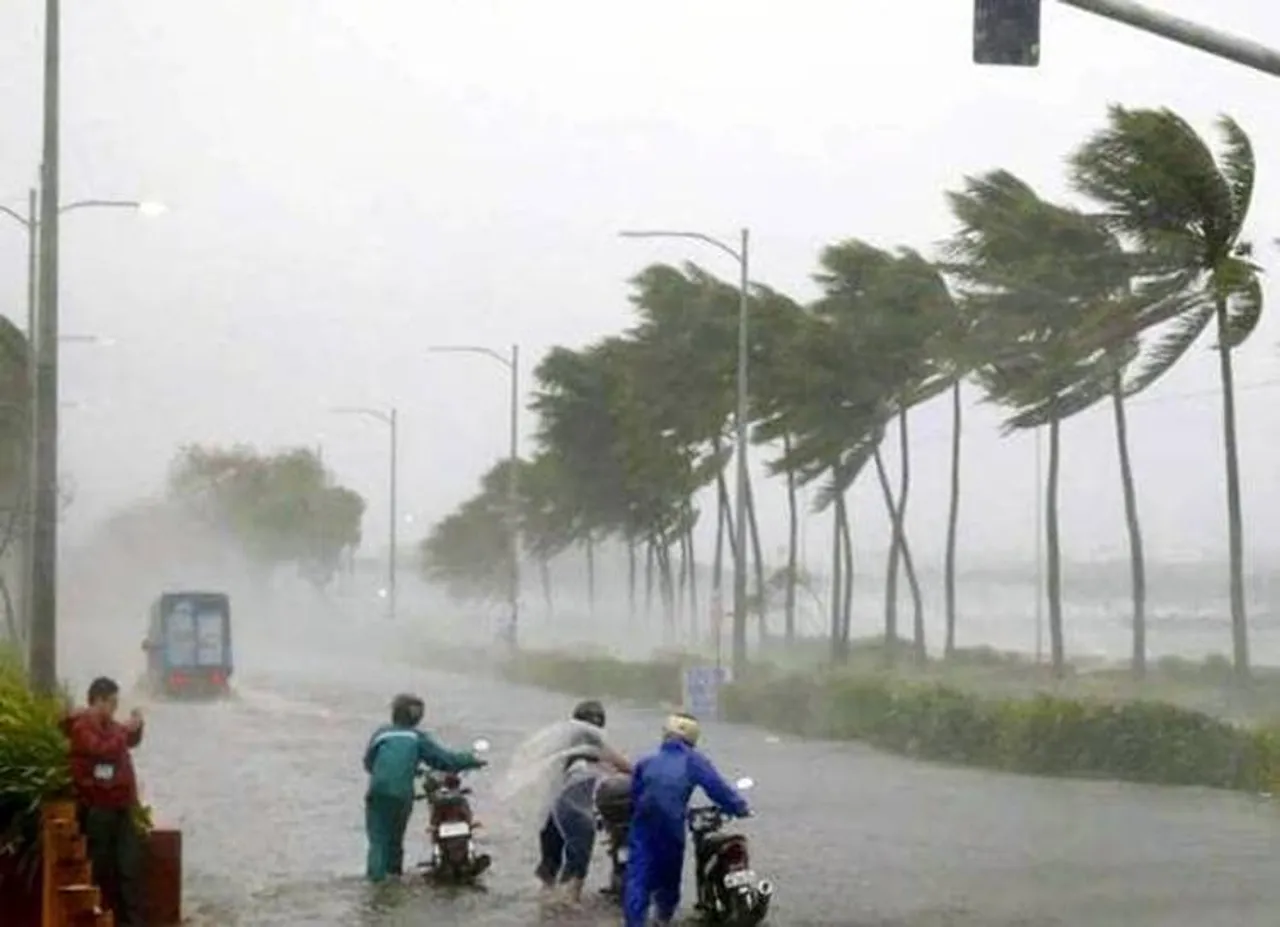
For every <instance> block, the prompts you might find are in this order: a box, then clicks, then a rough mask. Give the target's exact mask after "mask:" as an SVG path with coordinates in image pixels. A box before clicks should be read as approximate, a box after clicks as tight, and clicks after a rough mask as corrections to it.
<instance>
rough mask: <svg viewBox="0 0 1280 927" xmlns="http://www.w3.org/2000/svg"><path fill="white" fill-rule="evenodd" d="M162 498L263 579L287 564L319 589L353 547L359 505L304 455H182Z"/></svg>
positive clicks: (196, 449)
mask: <svg viewBox="0 0 1280 927" xmlns="http://www.w3.org/2000/svg"><path fill="white" fill-rule="evenodd" d="M169 491H170V495H171V496H172V497H173V498H174V499H175V500H178V501H180V502H182V503H183V504H184V505H186V506H188V507H189V509H190V510H192V511H194V512H195V513H197V514H198V515H199V516H201V517H202V518H203V519H204V520H205V521H206V522H207V523H209V524H211V525H213V526H215V527H217V528H219V529H221V530H222V531H224V532H225V533H226V534H227V535H228V536H229V537H231V538H232V539H233V540H235V541H236V542H237V543H238V544H239V545H240V546H241V548H242V549H243V550H244V552H245V554H246V555H247V556H248V557H249V559H250V561H251V562H254V563H256V564H258V565H259V566H260V567H261V568H262V569H263V571H264V573H269V572H270V571H272V570H274V569H275V568H277V567H278V566H280V565H282V564H285V563H293V564H295V565H296V566H297V567H298V569H299V570H300V571H301V572H302V573H303V574H304V575H305V576H307V578H308V579H310V580H311V581H312V582H313V583H315V584H316V585H317V586H324V585H327V584H328V582H329V581H330V580H331V579H332V578H333V576H334V575H335V574H336V572H337V568H338V565H339V563H340V562H341V558H342V555H343V553H345V552H347V551H349V550H352V549H354V548H356V547H358V546H359V544H360V522H361V519H362V518H363V516H364V500H363V499H362V498H361V497H360V496H359V495H358V494H357V493H355V492H353V491H352V490H350V489H347V488H345V487H342V486H338V485H335V484H334V483H333V480H332V477H331V476H330V475H329V473H328V472H327V471H326V470H325V469H324V466H323V464H322V463H321V462H320V460H319V458H318V457H317V456H316V455H315V453H314V452H313V451H311V450H309V449H302V448H298V449H292V450H286V451H282V452H280V453H277V454H272V455H260V454H258V453H257V452H255V451H254V450H253V449H251V448H248V447H233V448H229V449H227V448H206V447H202V446H199V445H195V446H191V447H186V448H183V449H182V450H181V451H180V452H179V454H178V456H177V458H176V460H175V461H174V463H173V466H172V468H171V472H170V478H169Z"/></svg>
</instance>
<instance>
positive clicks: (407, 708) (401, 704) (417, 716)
mask: <svg viewBox="0 0 1280 927" xmlns="http://www.w3.org/2000/svg"><path fill="white" fill-rule="evenodd" d="M425 709H426V706H425V705H423V703H422V699H421V698H419V697H418V696H416V695H413V694H411V693H407V692H402V693H400V694H399V695H397V696H396V697H395V698H393V699H392V700H391V723H392V724H399V725H407V726H409V727H413V726H414V725H416V724H417V723H418V722H419V721H421V720H422V713H423V711H424V710H425Z"/></svg>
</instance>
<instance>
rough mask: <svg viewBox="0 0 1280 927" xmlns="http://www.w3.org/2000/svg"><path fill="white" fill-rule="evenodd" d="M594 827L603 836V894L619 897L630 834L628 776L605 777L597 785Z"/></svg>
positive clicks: (623, 882)
mask: <svg viewBox="0 0 1280 927" xmlns="http://www.w3.org/2000/svg"><path fill="white" fill-rule="evenodd" d="M595 806H596V830H598V831H600V832H602V833H603V834H604V837H605V852H606V853H607V854H608V856H609V884H608V885H607V886H605V887H604V888H602V889H600V893H601V894H602V895H607V896H608V897H610V898H613V899H616V900H618V901H621V900H622V887H623V885H624V884H625V882H626V875H627V839H628V837H629V836H630V834H631V777H630V776H607V777H605V778H603V779H601V780H600V783H599V784H598V785H597V786H596V795H595Z"/></svg>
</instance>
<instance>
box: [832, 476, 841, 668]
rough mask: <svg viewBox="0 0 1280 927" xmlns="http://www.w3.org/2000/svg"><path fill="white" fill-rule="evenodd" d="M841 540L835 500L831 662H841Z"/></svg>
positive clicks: (833, 518)
mask: <svg viewBox="0 0 1280 927" xmlns="http://www.w3.org/2000/svg"><path fill="white" fill-rule="evenodd" d="M838 498H839V497H837V499H838ZM843 542H844V535H842V534H841V533H840V503H839V502H838V501H837V503H836V504H835V505H834V506H832V508H831V662H833V663H840V662H841V656H840V654H841V648H840V632H841V630H842V628H843V626H844V623H843V621H842V620H841V611H840V606H841V603H842V602H843V601H844V595H843V593H842V591H841V582H842V580H843V578H844V559H843V557H842V556H841V550H840V548H841V545H842V544H843Z"/></svg>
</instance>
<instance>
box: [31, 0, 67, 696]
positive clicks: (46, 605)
mask: <svg viewBox="0 0 1280 927" xmlns="http://www.w3.org/2000/svg"><path fill="white" fill-rule="evenodd" d="M60 29H61V4H60V0H45V35H44V41H45V48H44V156H43V158H42V161H41V179H40V228H39V233H40V242H39V255H38V264H39V271H40V272H39V275H38V276H39V284H38V287H37V290H36V292H37V293H38V294H39V310H38V312H37V317H38V320H39V325H38V326H37V332H38V333H37V336H36V391H35V425H36V427H35V432H36V440H35V454H34V467H35V484H36V494H35V495H36V498H35V506H34V519H35V524H34V530H33V539H34V542H35V545H34V547H35V549H34V551H33V552H32V571H31V572H32V576H31V580H32V583H31V586H32V588H31V599H30V601H31V642H30V643H31V667H30V671H31V684H32V686H33V687H34V689H35V690H36V691H37V692H38V693H40V694H42V695H53V694H54V693H55V692H56V691H57V688H58V635H57V610H58V219H59V217H58V202H59V183H58V181H59V159H58V155H59V142H60V138H59V128H60V127H59V100H60V80H59V78H60V66H61V48H60V46H61V33H60Z"/></svg>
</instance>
